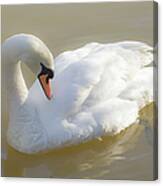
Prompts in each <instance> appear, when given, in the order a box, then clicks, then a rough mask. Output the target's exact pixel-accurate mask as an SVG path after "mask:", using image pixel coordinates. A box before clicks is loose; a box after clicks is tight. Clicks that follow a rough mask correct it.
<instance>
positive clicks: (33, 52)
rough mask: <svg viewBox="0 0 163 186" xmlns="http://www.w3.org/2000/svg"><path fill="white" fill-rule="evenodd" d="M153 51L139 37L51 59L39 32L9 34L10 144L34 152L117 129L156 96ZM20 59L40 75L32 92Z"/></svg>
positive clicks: (6, 59) (6, 44) (89, 46)
mask: <svg viewBox="0 0 163 186" xmlns="http://www.w3.org/2000/svg"><path fill="white" fill-rule="evenodd" d="M151 51H152V48H151V47H150V46H148V45H147V44H144V43H141V42H135V41H128V42H127V41H126V42H119V43H114V44H99V43H90V44H87V45H85V46H84V47H82V48H79V49H77V50H74V51H67V52H64V53H62V54H60V55H59V56H58V57H57V58H56V59H55V60H54V62H53V57H52V54H51V53H50V51H49V49H48V48H47V47H46V46H45V44H44V43H43V42H42V41H41V40H39V39H38V38H37V37H35V36H33V35H27V34H18V35H15V36H12V37H10V38H8V39H7V40H6V41H5V42H4V44H3V46H2V60H4V63H5V65H6V73H5V74H6V78H5V83H6V85H7V91H8V93H9V103H10V110H9V114H10V120H9V126H8V132H7V138H8V143H9V144H10V145H11V146H12V147H14V148H15V149H17V150H18V151H20V152H24V153H36V152H40V151H47V150H49V149H54V148H58V147H63V146H68V145H72V144H77V143H81V142H84V141H87V140H91V139H93V138H98V137H100V136H102V135H113V134H116V133H119V132H120V131H121V130H123V129H125V128H126V127H128V126H129V125H131V124H132V123H134V122H135V121H136V120H137V118H138V112H139V110H140V109H141V108H142V107H144V106H145V105H146V104H147V103H149V102H151V101H153V67H152V66H150V65H149V64H151V62H152V60H153V54H152V52H151ZM21 62H23V63H25V64H26V65H27V66H28V67H29V68H30V69H31V70H32V71H33V72H34V73H35V75H36V76H37V77H38V79H39V80H38V79H37V80H36V81H35V82H34V84H33V85H32V87H31V88H30V90H29V91H28V89H27V87H26V84H25V81H24V79H23V75H22V72H21V67H20V63H21ZM54 64H55V68H54ZM54 69H55V78H53V73H54ZM50 83H51V84H52V90H51V88H50ZM51 93H53V97H52V96H51Z"/></svg>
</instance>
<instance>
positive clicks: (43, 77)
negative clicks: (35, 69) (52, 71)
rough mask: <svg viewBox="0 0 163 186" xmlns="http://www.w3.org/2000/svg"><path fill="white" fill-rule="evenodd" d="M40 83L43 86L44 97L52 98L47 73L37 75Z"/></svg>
mask: <svg viewBox="0 0 163 186" xmlns="http://www.w3.org/2000/svg"><path fill="white" fill-rule="evenodd" d="M38 79H39V81H40V84H41V86H42V88H43V91H44V93H45V95H46V97H47V98H48V99H49V100H50V99H51V98H52V91H51V82H50V81H51V80H50V78H48V74H42V75H40V76H39V78H38Z"/></svg>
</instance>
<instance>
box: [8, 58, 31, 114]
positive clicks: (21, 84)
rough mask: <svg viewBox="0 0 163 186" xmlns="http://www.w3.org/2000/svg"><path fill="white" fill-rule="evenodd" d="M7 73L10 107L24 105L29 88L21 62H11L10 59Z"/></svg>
mask: <svg viewBox="0 0 163 186" xmlns="http://www.w3.org/2000/svg"><path fill="white" fill-rule="evenodd" d="M5 74H6V75H5V80H6V81H5V82H6V85H7V96H8V99H9V104H10V107H15V106H20V105H22V104H23V103H24V101H25V100H26V99H27V96H28V89H27V86H26V83H25V81H24V78H23V74H22V71H21V62H20V61H19V62H17V63H10V62H9V61H8V62H7V63H6V72H5ZM12 110H13V109H12Z"/></svg>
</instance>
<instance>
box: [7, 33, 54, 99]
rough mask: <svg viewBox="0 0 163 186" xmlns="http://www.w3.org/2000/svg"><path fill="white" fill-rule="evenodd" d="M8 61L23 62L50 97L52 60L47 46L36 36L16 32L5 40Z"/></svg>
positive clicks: (52, 73)
mask: <svg viewBox="0 0 163 186" xmlns="http://www.w3.org/2000/svg"><path fill="white" fill-rule="evenodd" d="M5 47H6V48H7V50H6V51H8V52H7V54H6V55H7V56H9V57H8V58H9V61H12V63H13V64H14V63H15V64H16V63H17V62H18V61H21V62H23V63H25V64H26V65H27V66H28V67H29V69H30V70H31V71H32V72H33V73H34V74H35V76H36V77H37V78H38V79H39V82H40V85H41V87H42V89H43V91H44V93H45V95H46V97H47V98H48V99H51V97H52V93H51V84H50V81H51V79H52V78H53V77H54V60H53V55H52V54H51V52H50V50H49V49H48V47H47V46H46V45H45V44H44V43H43V42H42V41H41V40H40V39H39V38H37V37H36V36H33V35H29V34H17V35H14V36H12V37H10V38H9V39H7V40H6V42H5Z"/></svg>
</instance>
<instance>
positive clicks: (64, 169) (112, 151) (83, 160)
mask: <svg viewBox="0 0 163 186" xmlns="http://www.w3.org/2000/svg"><path fill="white" fill-rule="evenodd" d="M152 113H153V104H150V105H149V106H147V107H146V108H145V109H143V110H142V111H141V113H140V115H141V117H140V121H139V123H137V124H134V125H132V126H131V127H129V128H128V129H126V130H125V131H123V132H121V133H120V134H118V135H116V136H112V137H103V138H102V139H101V140H99V139H96V140H94V141H91V142H87V143H85V144H81V145H77V146H73V147H67V148H64V149H58V150H54V151H53V152H49V153H46V154H41V155H40V154H39V155H38V154H37V155H25V154H22V153H19V152H17V151H15V150H14V149H12V148H11V147H8V158H7V160H4V162H3V163H4V173H3V174H4V175H5V176H23V177H59V178H96V179H97V178H98V179H109V178H110V179H127V178H128V179H129V178H130V179H137V178H139V179H141V178H142V179H151V176H152V175H151V174H152V148H153V146H152V144H151V142H149V141H152V140H153V135H152V129H153V127H152V123H153V117H152ZM149 116H150V117H149ZM149 131H150V132H149ZM149 134H150V135H149ZM150 160H151V161H150ZM146 161H148V166H147V165H146V166H145V167H143V165H145V164H146V163H147V162H146ZM140 165H141V166H140ZM133 166H134V167H135V171H134V169H133V168H132V167H133ZM139 166H140V167H139ZM149 167H150V168H149ZM148 168H149V170H148ZM144 169H147V170H146V171H144ZM140 171H141V172H140ZM144 173H145V174H144Z"/></svg>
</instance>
